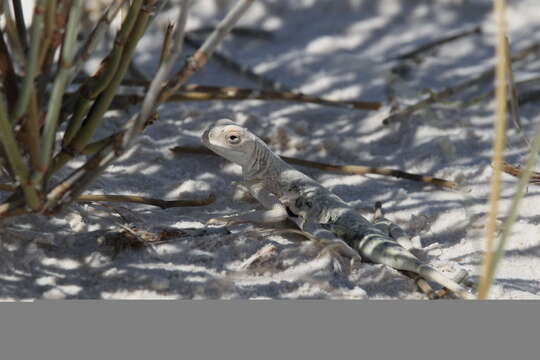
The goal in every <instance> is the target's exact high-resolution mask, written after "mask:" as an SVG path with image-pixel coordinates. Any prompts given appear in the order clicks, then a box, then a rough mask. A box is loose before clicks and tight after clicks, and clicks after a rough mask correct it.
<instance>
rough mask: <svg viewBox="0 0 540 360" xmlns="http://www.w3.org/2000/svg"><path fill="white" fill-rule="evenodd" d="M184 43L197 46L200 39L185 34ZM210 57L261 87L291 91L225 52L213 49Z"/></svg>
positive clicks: (199, 45)
mask: <svg viewBox="0 0 540 360" xmlns="http://www.w3.org/2000/svg"><path fill="white" fill-rule="evenodd" d="M231 32H232V33H234V29H233V30H231ZM186 43H187V44H189V45H191V46H193V47H195V48H199V47H201V46H202V42H201V41H199V40H196V39H194V38H193V37H192V36H189V35H186ZM212 58H213V59H215V60H216V61H218V62H219V63H221V65H223V66H225V67H227V68H229V69H231V70H233V71H236V72H238V73H240V74H241V75H243V76H245V77H246V78H248V79H250V80H252V81H254V82H256V83H257V84H260V85H261V87H262V88H264V89H272V90H275V91H291V89H290V88H289V87H288V86H285V85H284V84H282V83H280V82H278V81H276V80H273V79H271V78H268V77H266V76H264V75H262V74H257V73H256V72H255V71H254V70H253V69H251V68H250V67H249V66H247V65H243V64H241V63H239V62H238V61H236V60H235V59H233V58H231V57H229V56H227V55H226V54H224V53H222V52H221V51H219V50H214V54H213V55H212Z"/></svg>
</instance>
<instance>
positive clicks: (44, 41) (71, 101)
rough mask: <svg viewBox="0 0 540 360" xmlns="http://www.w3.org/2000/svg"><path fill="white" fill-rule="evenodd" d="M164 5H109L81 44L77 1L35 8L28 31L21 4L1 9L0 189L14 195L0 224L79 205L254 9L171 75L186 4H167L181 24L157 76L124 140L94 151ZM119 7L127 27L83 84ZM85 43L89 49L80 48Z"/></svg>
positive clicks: (170, 36)
mask: <svg viewBox="0 0 540 360" xmlns="http://www.w3.org/2000/svg"><path fill="white" fill-rule="evenodd" d="M168 2H169V1H160V0H130V1H127V0H123V1H122V0H118V1H111V5H110V6H109V7H108V8H107V9H106V10H104V12H103V14H102V16H101V18H100V20H99V21H98V22H97V23H96V25H95V27H94V29H93V31H92V32H91V33H90V34H88V35H87V36H84V34H83V32H82V29H81V26H80V23H81V21H80V20H81V13H82V9H83V5H84V3H83V1H82V0H36V1H35V6H34V13H33V17H32V23H31V25H30V27H29V28H27V27H26V24H25V22H24V16H23V15H24V14H23V13H22V9H23V7H22V4H21V0H13V1H12V2H11V6H6V5H8V3H7V2H6V3H5V4H4V5H5V6H4V7H3V8H2V9H1V16H2V17H3V20H4V21H3V24H4V25H3V29H2V36H0V86H1V88H0V141H1V145H2V146H1V150H0V165H1V166H2V167H3V168H4V172H5V174H7V176H9V178H10V179H11V182H10V183H6V182H4V183H2V184H0V190H3V191H11V192H12V194H11V195H10V196H9V197H7V199H5V200H4V202H3V203H0V219H1V218H4V217H8V216H14V215H18V214H26V213H44V214H48V213H52V212H55V211H57V210H59V209H61V208H62V207H63V206H65V205H66V204H69V203H70V202H72V201H74V200H76V199H80V198H81V193H82V192H83V191H84V190H85V189H86V188H87V187H88V185H89V184H90V183H91V182H92V181H93V180H94V179H95V178H96V177H97V176H98V175H99V174H100V173H101V172H102V171H103V170H104V169H105V168H106V167H107V166H108V165H109V164H110V163H111V162H112V161H114V160H115V159H116V158H118V157H119V156H120V155H121V154H122V153H124V152H125V151H126V150H127V149H128V148H129V147H130V146H131V145H132V144H133V140H134V139H135V137H136V135H137V134H138V133H140V132H141V131H142V130H143V129H144V127H145V126H146V125H147V124H149V123H150V122H151V121H152V119H154V114H155V111H156V109H157V106H158V105H159V104H160V103H162V102H164V101H167V100H168V98H169V97H170V96H171V95H173V94H174V93H175V92H176V91H177V90H178V89H179V87H180V86H181V85H183V84H184V83H185V82H186V80H187V79H188V78H189V77H190V76H191V75H192V74H193V73H194V72H196V71H197V70H198V69H200V68H201V67H202V66H203V65H204V64H205V63H206V61H207V60H208V58H209V57H210V56H211V54H212V52H213V50H214V49H215V47H216V46H217V45H218V43H219V42H220V41H221V40H222V39H223V38H224V37H225V35H226V34H227V33H228V32H229V31H230V30H231V28H232V26H233V25H234V24H235V23H236V22H237V21H238V19H239V18H240V17H241V16H242V14H243V13H244V12H245V11H246V10H247V8H248V7H249V6H250V5H251V3H252V2H253V0H242V1H239V2H238V3H237V4H236V6H235V7H233V9H232V10H231V11H230V13H229V14H228V15H227V16H226V17H225V19H223V21H222V22H221V23H220V24H219V25H218V26H217V28H216V30H215V31H214V32H213V33H212V34H211V35H210V36H209V37H208V39H207V41H206V42H205V43H204V44H203V45H202V46H201V48H200V49H199V50H198V51H197V52H196V53H195V54H194V55H193V56H192V57H191V58H190V59H189V60H188V61H187V62H186V64H185V65H184V66H183V67H182V68H181V69H180V70H179V71H178V72H177V73H176V74H172V75H171V74H170V70H171V67H172V65H173V63H174V62H175V61H176V60H177V59H178V55H179V54H180V52H181V48H182V43H183V37H184V28H185V23H186V18H187V13H188V7H189V5H190V0H180V1H171V2H170V3H172V5H175V6H179V8H180V10H179V15H178V19H177V21H176V24H175V26H174V30H173V27H172V25H171V26H170V27H168V30H167V33H166V36H165V37H164V42H163V50H162V52H161V57H160V65H159V68H158V70H157V73H156V74H155V76H154V77H153V78H152V80H151V81H150V83H149V84H148V87H147V91H146V95H145V97H144V98H143V99H142V102H141V106H140V111H139V112H138V113H136V114H135V115H134V116H133V117H132V118H130V119H129V120H128V121H127V122H126V125H125V127H124V128H123V129H122V130H121V131H119V132H117V133H114V134H110V135H109V136H107V137H105V138H103V139H101V140H99V141H95V142H92V138H93V136H94V134H95V133H96V130H97V129H98V128H99V127H100V126H101V125H102V123H103V121H104V116H105V114H106V112H107V111H108V110H109V109H110V107H111V104H112V103H113V100H114V98H115V96H116V95H117V93H118V89H119V86H120V85H121V84H122V82H123V80H124V78H125V76H126V73H127V71H128V69H129V67H130V63H131V61H132V58H133V54H134V52H135V49H136V47H137V44H138V42H139V40H140V39H141V38H142V36H143V35H144V34H145V32H146V31H147V29H148V27H149V24H150V22H151V20H152V19H153V18H154V17H155V15H156V13H157V12H159V11H160V9H161V8H163V6H164V5H165V4H166V3H168ZM121 8H122V9H123V10H122V13H123V14H122V15H123V16H122V18H123V21H122V22H121V26H120V29H119V30H118V32H117V33H116V36H115V39H114V43H113V45H112V47H111V50H110V51H109V53H108V54H107V55H106V56H105V57H104V58H103V59H102V61H101V64H100V67H99V70H98V71H97V72H96V73H95V74H93V75H91V76H88V75H85V74H84V73H83V72H82V70H81V69H83V68H84V63H85V62H86V61H87V60H88V59H89V57H90V54H91V53H92V52H93V50H94V49H95V48H96V46H97V45H98V44H99V43H100V42H102V41H104V34H105V33H106V32H107V31H109V30H108V29H109V27H110V25H111V22H112V21H113V20H114V19H115V18H116V17H117V16H118V15H119V10H120V9H121ZM81 36H82V37H83V38H85V40H84V41H82V42H81V44H79V43H78V42H77V39H78V38H79V37H81ZM75 79H77V84H78V88H77V90H76V91H68V87H70V86H72V85H75V86H76V85H77V84H75V83H74V80H75ZM60 135H61V136H60ZM57 138H61V141H56V139H57ZM83 155H84V156H89V158H88V160H87V161H86V163H85V164H84V165H83V166H81V167H79V168H78V169H76V170H75V171H73V172H72V173H71V174H69V175H68V176H67V177H65V178H59V177H58V176H55V174H58V171H59V170H61V169H63V168H64V167H65V166H66V165H67V164H68V163H69V162H70V161H71V160H73V159H75V158H77V157H79V156H83ZM125 198H126V197H123V199H124V200H126V199H125ZM127 200H129V199H127ZM132 200H134V201H136V200H140V198H138V199H132ZM202 203H205V202H202ZM188 204H193V203H190V202H188Z"/></svg>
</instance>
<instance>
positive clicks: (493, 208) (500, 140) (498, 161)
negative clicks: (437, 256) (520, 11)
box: [478, 0, 508, 299]
mask: <svg viewBox="0 0 540 360" xmlns="http://www.w3.org/2000/svg"><path fill="white" fill-rule="evenodd" d="M494 9H495V21H496V23H497V45H496V59H497V64H496V87H495V99H496V102H497V104H496V105H497V108H496V112H495V139H494V141H493V174H492V175H491V181H490V183H491V184H490V189H491V190H490V194H489V211H488V217H487V221H486V230H485V249H484V257H483V259H482V274H481V276H480V284H479V287H478V299H486V298H487V296H488V292H489V287H490V285H491V281H490V276H489V274H490V269H492V268H493V267H494V265H493V263H494V254H493V250H494V244H495V229H496V225H497V205H498V201H499V196H500V192H501V172H502V163H503V151H504V145H505V128H506V86H505V84H506V79H507V78H508V75H507V71H508V64H507V63H506V59H508V57H507V54H506V51H507V49H508V48H507V46H506V39H505V36H506V18H505V16H506V12H505V1H504V0H494Z"/></svg>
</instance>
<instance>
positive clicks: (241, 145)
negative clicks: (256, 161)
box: [202, 119, 258, 167]
mask: <svg viewBox="0 0 540 360" xmlns="http://www.w3.org/2000/svg"><path fill="white" fill-rule="evenodd" d="M257 140H258V138H257V137H256V136H255V135H254V134H253V133H251V132H250V131H249V130H248V129H246V128H244V127H242V126H240V125H238V124H236V123H234V122H232V121H231V120H228V119H221V120H218V121H216V122H215V123H213V124H212V125H210V127H208V129H206V131H205V132H204V133H203V135H202V143H203V144H204V146H206V147H207V148H209V149H210V150H212V151H213V152H215V153H216V154H218V155H220V156H222V157H224V158H225V159H227V160H229V161H232V162H234V163H236V164H238V165H241V166H242V167H243V166H245V165H247V164H248V161H249V160H250V159H251V154H253V151H254V149H255V144H256V142H257Z"/></svg>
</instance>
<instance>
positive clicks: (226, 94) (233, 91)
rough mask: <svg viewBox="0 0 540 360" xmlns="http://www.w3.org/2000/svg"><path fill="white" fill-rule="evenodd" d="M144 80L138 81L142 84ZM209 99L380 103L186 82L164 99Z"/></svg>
mask: <svg viewBox="0 0 540 360" xmlns="http://www.w3.org/2000/svg"><path fill="white" fill-rule="evenodd" d="M144 83H145V82H139V84H141V85H142V84H144ZM142 99H143V96H142V95H136V94H133V95H131V94H129V95H118V96H116V98H115V102H116V103H117V104H119V105H120V106H122V105H124V104H136V103H139V102H140V101H141V100H142ZM210 100H278V101H296V102H303V103H309V104H318V105H326V106H335V107H344V108H349V109H357V110H378V109H379V108H380V107H381V105H382V104H381V103H379V102H375V101H341V100H330V99H324V98H319V97H315V96H309V95H304V94H299V93H293V92H279V91H265V90H257V89H249V88H238V87H231V86H227V87H221V86H207V85H196V84H188V85H184V86H181V87H180V89H179V90H178V91H177V92H176V93H175V94H172V95H171V96H169V97H168V98H167V99H166V101H168V102H170V101H210Z"/></svg>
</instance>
